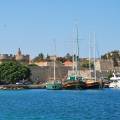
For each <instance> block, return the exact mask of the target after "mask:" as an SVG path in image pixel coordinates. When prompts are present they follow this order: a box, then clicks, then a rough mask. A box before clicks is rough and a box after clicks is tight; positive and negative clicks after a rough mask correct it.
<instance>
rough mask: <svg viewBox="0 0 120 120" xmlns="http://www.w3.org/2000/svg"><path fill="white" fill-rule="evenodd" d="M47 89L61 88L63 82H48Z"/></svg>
mask: <svg viewBox="0 0 120 120" xmlns="http://www.w3.org/2000/svg"><path fill="white" fill-rule="evenodd" d="M46 89H47V90H61V89H62V84H61V83H48V84H46Z"/></svg>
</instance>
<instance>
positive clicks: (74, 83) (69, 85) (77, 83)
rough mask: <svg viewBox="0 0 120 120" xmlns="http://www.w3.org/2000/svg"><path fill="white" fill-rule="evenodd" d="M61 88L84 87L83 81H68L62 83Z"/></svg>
mask: <svg viewBox="0 0 120 120" xmlns="http://www.w3.org/2000/svg"><path fill="white" fill-rule="evenodd" d="M63 89H67V90H73V89H75V90H76V89H85V83H84V82H83V81H68V82H65V83H64V84H63Z"/></svg>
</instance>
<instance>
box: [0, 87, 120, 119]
mask: <svg viewBox="0 0 120 120" xmlns="http://www.w3.org/2000/svg"><path fill="white" fill-rule="evenodd" d="M0 120H120V90H119V89H104V90H56V91H54V90H39V89H38V90H9V91H7V90H4V91H3V90H1V91H0Z"/></svg>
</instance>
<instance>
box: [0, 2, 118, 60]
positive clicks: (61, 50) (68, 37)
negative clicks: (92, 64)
mask: <svg viewBox="0 0 120 120" xmlns="http://www.w3.org/2000/svg"><path fill="white" fill-rule="evenodd" d="M76 25H77V27H78V35H79V46H80V51H79V52H80V57H88V55H89V49H88V48H89V33H91V36H93V33H94V32H95V34H96V51H97V52H96V54H97V55H98V56H100V55H102V54H104V53H106V52H109V51H112V50H119V49H120V45H119V43H120V0H0V54H6V53H7V54H16V52H17V50H18V48H21V50H22V52H23V53H24V54H30V56H31V58H34V57H35V56H37V55H38V54H39V53H44V54H45V55H47V54H49V55H53V54H54V53H55V51H54V50H55V49H54V42H53V41H56V54H57V56H65V55H66V53H70V54H72V51H73V47H72V46H73V45H72V41H73V40H74V39H76Z"/></svg>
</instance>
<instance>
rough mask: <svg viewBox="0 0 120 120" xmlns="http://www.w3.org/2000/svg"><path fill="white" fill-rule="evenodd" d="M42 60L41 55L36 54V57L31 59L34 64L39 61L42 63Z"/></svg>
mask: <svg viewBox="0 0 120 120" xmlns="http://www.w3.org/2000/svg"><path fill="white" fill-rule="evenodd" d="M43 60H44V54H43V53H40V54H38V56H37V57H35V58H34V59H33V61H34V62H39V61H43Z"/></svg>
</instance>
